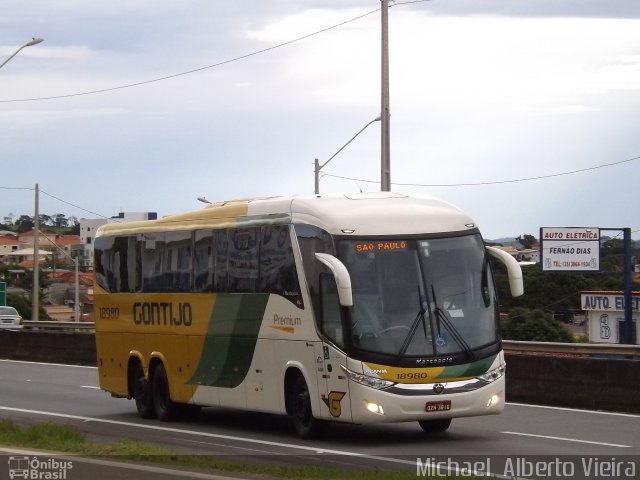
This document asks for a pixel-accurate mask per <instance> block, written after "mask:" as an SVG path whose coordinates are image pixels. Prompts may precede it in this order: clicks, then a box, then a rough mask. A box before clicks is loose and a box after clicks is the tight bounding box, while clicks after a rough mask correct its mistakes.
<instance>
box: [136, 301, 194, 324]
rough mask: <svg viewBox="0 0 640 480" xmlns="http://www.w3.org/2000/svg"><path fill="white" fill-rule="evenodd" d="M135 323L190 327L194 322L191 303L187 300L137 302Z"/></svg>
mask: <svg viewBox="0 0 640 480" xmlns="http://www.w3.org/2000/svg"><path fill="white" fill-rule="evenodd" d="M133 323H135V324H136V325H175V326H185V327H188V326H190V325H191V324H192V323H193V312H192V309H191V304H190V303H187V302H180V303H175V304H174V303H171V302H135V303H134V304H133Z"/></svg>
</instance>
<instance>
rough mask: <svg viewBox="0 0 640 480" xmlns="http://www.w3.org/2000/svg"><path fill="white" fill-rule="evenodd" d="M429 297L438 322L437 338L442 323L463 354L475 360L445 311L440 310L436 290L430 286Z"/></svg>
mask: <svg viewBox="0 0 640 480" xmlns="http://www.w3.org/2000/svg"><path fill="white" fill-rule="evenodd" d="M431 295H432V296H433V305H434V307H435V309H434V312H435V314H436V319H437V320H438V322H437V325H438V337H440V321H442V323H444V326H445V327H446V328H447V330H449V332H450V333H451V336H452V337H453V339H454V340H455V341H456V342H457V343H458V345H460V347H461V348H462V349H463V350H464V353H466V354H467V356H468V357H469V358H470V359H471V360H474V359H475V358H476V356H475V355H474V353H473V351H472V350H471V347H470V346H469V344H468V343H467V341H466V340H465V339H464V337H463V336H462V335H460V332H458V330H457V329H456V327H454V326H453V322H452V321H451V319H450V317H449V314H448V313H447V311H446V310H444V309H442V308H440V306H439V305H438V299H437V298H436V290H435V288H434V287H433V285H431Z"/></svg>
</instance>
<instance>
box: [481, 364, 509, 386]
mask: <svg viewBox="0 0 640 480" xmlns="http://www.w3.org/2000/svg"><path fill="white" fill-rule="evenodd" d="M505 371H506V365H500V366H499V367H498V368H495V369H493V370H491V371H490V372H487V373H485V374H483V375H479V376H478V378H479V379H480V380H484V381H485V382H488V383H491V382H495V381H496V380H498V379H499V378H500V377H502V376H503V375H504V372H505Z"/></svg>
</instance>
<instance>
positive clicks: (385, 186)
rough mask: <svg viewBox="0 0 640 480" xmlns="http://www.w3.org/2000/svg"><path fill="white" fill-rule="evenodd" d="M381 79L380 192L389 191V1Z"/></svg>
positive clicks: (386, 1) (384, 10) (385, 8)
mask: <svg viewBox="0 0 640 480" xmlns="http://www.w3.org/2000/svg"><path fill="white" fill-rule="evenodd" d="M381 13H382V15H381V17H382V29H381V30H382V45H381V50H382V59H381V60H382V62H381V63H382V65H381V71H382V78H381V90H382V92H381V101H380V104H381V105H380V116H381V117H382V123H381V125H380V129H381V132H380V133H381V135H380V140H381V145H380V190H381V191H382V192H389V191H391V129H390V124H391V112H390V110H389V0H382V9H381Z"/></svg>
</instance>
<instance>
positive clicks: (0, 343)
mask: <svg viewBox="0 0 640 480" xmlns="http://www.w3.org/2000/svg"><path fill="white" fill-rule="evenodd" d="M0 358H5V359H11V360H25V361H30V362H46V363H64V364H69V365H89V366H95V365H97V362H96V358H97V356H96V340H95V335H94V334H93V332H50V331H38V330H22V331H7V330H0Z"/></svg>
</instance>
